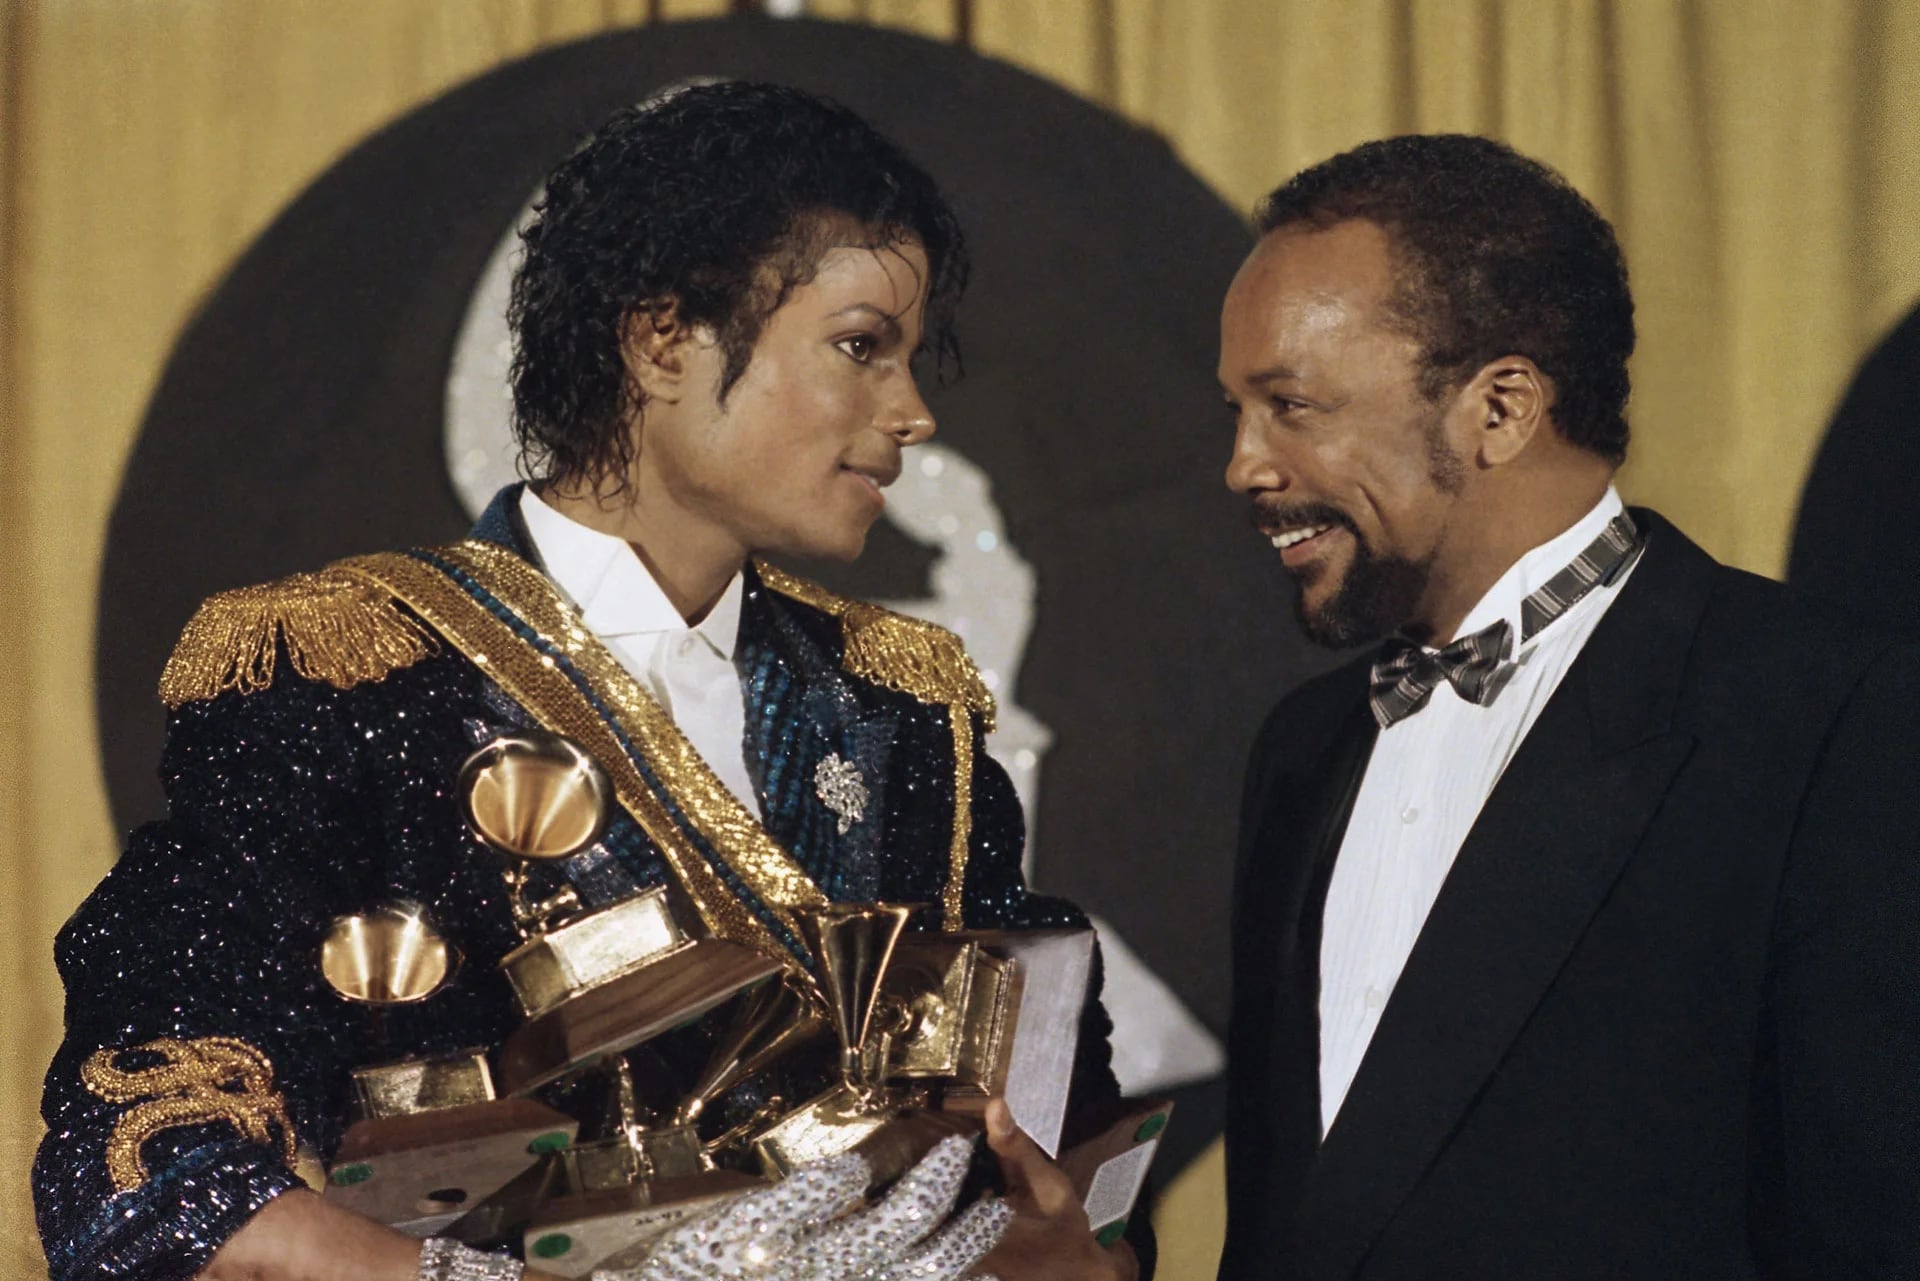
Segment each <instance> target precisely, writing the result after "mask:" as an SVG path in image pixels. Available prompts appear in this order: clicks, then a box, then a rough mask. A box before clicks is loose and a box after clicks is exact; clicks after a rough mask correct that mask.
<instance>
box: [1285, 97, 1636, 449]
mask: <svg viewBox="0 0 1920 1281" xmlns="http://www.w3.org/2000/svg"><path fill="white" fill-rule="evenodd" d="M1354 218H1359V219H1366V220H1367V221H1370V222H1373V223H1376V224H1378V225H1379V226H1380V227H1381V229H1382V230H1384V231H1385V232H1386V233H1387V235H1388V237H1389V238H1390V241H1391V243H1392V245H1393V253H1394V257H1395V260H1396V261H1395V281H1394V288H1393V296H1392V298H1391V299H1390V300H1389V306H1390V308H1391V309H1392V311H1393V312H1394V313H1395V315H1396V317H1397V318H1398V319H1399V320H1400V321H1401V322H1402V323H1404V324H1405V326H1406V327H1407V330H1408V332H1409V333H1410V334H1411V335H1412V336H1413V337H1414V338H1415V339H1417V340H1418V341H1419V342H1420V343H1422V344H1423V346H1424V347H1425V351H1424V354H1423V355H1424V358H1423V362H1422V368H1421V380H1420V386H1421V391H1422V393H1423V394H1425V395H1426V396H1427V397H1429V398H1430V399H1437V398H1438V397H1439V396H1441V395H1442V394H1444V393H1445V392H1446V391H1449V390H1451V389H1452V388H1455V387H1457V386H1459V385H1460V384H1461V383H1462V382H1463V381H1464V380H1465V379H1467V378H1468V377H1471V376H1472V375H1473V373H1474V372H1476V371H1477V370H1479V369H1480V368H1481V367H1482V366H1484V365H1485V364H1486V363H1487V362H1488V361H1490V360H1494V359H1497V358H1498V357H1501V356H1506V355H1517V356H1525V357H1527V358H1528V359H1529V360H1531V361H1533V363H1534V364H1536V365H1538V366H1539V367H1540V369H1541V371H1542V372H1543V373H1545V374H1546V375H1547V376H1548V377H1549V378H1551V379H1552V380H1553V385H1554V390H1555V393H1556V395H1555V400H1554V406H1553V421H1554V423H1555V425H1556V426H1557V427H1558V428H1559V430H1560V433H1561V434H1562V435H1563V436H1565V437H1566V438H1567V440H1569V441H1571V442H1572V443H1574V444H1576V445H1578V446H1580V447H1581V448H1583V449H1586V450H1589V451H1591V452H1593V453H1595V454H1598V455H1600V456H1601V457H1602V458H1606V459H1609V460H1610V461H1612V462H1615V463H1619V462H1622V461H1624V460H1625V458H1626V456H1627V435H1628V432H1627V419H1626V406H1627V394H1628V391H1629V383H1628V378H1627V358H1628V357H1629V356H1631V355H1632V354H1633V343H1634V332H1633V295H1632V293H1631V291H1630V290H1629V289H1628V287H1627V265H1626V260H1625V259H1624V258H1623V257H1622V256H1621V253H1620V245H1619V243H1618V242H1617V241H1616V240H1615V239H1614V235H1613V228H1612V227H1611V226H1609V225H1608V223H1607V220H1606V219H1605V218H1602V217H1601V216H1600V213H1599V211H1598V210H1596V209H1595V208H1594V207H1593V206H1592V205H1591V204H1590V203H1588V201H1587V200H1586V198H1585V197H1584V196H1582V195H1581V194H1580V193H1579V192H1577V191H1575V190H1574V189H1573V188H1572V186H1570V185H1569V184H1568V183H1567V181H1566V179H1564V178H1562V177H1561V176H1560V175H1559V174H1558V173H1555V172H1554V171H1553V170H1552V169H1550V168H1548V167H1547V166H1546V165H1543V164H1541V163H1539V162H1538V161H1535V160H1530V159H1528V158H1527V157H1525V156H1522V155H1520V154H1519V153H1518V152H1516V151H1514V150H1513V149H1512V148H1511V147H1508V146H1505V145H1504V144H1502V143H1498V142H1495V141H1493V140H1492V139H1490V138H1478V137H1473V136H1471V135H1466V134H1416V135H1409V136H1406V137H1400V138H1387V139H1383V140H1381V141H1378V142H1369V143H1365V144H1363V145H1362V146H1359V147H1355V148H1354V149H1353V150H1352V151H1348V152H1344V153H1342V154H1341V155H1338V156H1335V157H1333V158H1332V159H1331V160H1325V161H1322V162H1321V163H1319V164H1317V165H1314V166H1313V167H1312V168H1310V169H1305V170H1302V171H1301V172H1300V173H1298V174H1295V175H1294V176H1293V177H1292V178H1290V179H1288V180H1287V181H1286V182H1285V183H1283V184H1282V185H1281V186H1280V187H1278V188H1277V189H1275V190H1274V192H1273V193H1272V194H1271V195H1269V196H1268V197H1267V198H1266V199H1265V200H1263V201H1261V202H1260V205H1259V208H1258V209H1257V211H1256V212H1255V214H1254V224H1255V226H1256V227H1257V229H1258V230H1259V231H1260V232H1261V234H1263V235H1264V234H1265V233H1267V232H1269V231H1273V230H1275V229H1276V228H1279V227H1284V226H1288V225H1290V224H1294V223H1306V224H1307V225H1309V226H1313V227H1320V228H1325V227H1330V226H1332V225H1333V224H1335V223H1339V222H1345V221H1347V220H1348V219H1354Z"/></svg>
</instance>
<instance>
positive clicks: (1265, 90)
mask: <svg viewBox="0 0 1920 1281" xmlns="http://www.w3.org/2000/svg"><path fill="white" fill-rule="evenodd" d="M730 7H731V6H730V5H729V4H727V3H725V0H662V2H660V3H657V4H649V3H647V2H646V0H164V2H162V0H0V282H4V284H3V285H0V531H3V532H4V539H5V546H6V548H7V553H8V554H7V555H6V556H5V557H4V558H0V606H4V610H5V613H4V618H5V622H6V626H5V627H4V628H0V725H4V727H5V731H4V733H5V736H4V739H0V842H4V845H3V846H0V848H4V850H5V852H6V859H5V862H4V864H3V865H0V913H4V916H3V917H0V961H4V964H5V969H6V973H7V975H8V978H9V979H10V984H9V988H10V995H9V999H8V1000H7V1001H6V1002H5V1003H4V1005H3V1006H0V1180H3V1182H0V1188H4V1196H0V1272H4V1274H5V1275H7V1276H12V1277H31V1276H35V1275H44V1265H43V1263H42V1261H41V1259H40V1255H39V1250H38V1245H37V1240H36V1237H35V1235H34V1230H33V1220H32V1212H31V1207H30V1204H29V1201H28V1197H27V1193H26V1179H27V1170H28V1166H29V1163H30V1161H31V1157H32V1151H33V1148H34V1145H35V1144H36V1143H37V1141H38V1139H39V1133H40V1123H39V1119H38V1115H37V1111H36V1108H37V1102H38V1097H39V1091H40V1076H41V1073H42V1072H43V1071H44V1069H45V1065H46V1062H47V1059H48V1057H49V1055H50V1054H51V1053H52V1050H53V1047H54V1046H55V1044H56V1043H57V1041H58V1038H59V1030H60V989H59V984H58V981H57V978H56V976H55V974H54V970H53V964H52V956H51V941H52V937H53V934H54V931H55V930H56V929H57V928H58V927H59V925H60V923H61V922H62V921H63V920H65V918H66V917H67V915H68V914H69V913H70V912H71V911H72V910H73V908H74V906H75V905H76V904H77V903H78V902H79V900H80V899H81V897H82V896H84V894H85V893H86V892H87V890H88V888H89V887H90V886H91V885H92V884H93V883H94V882H95V881H96V880H97V879H98V878H99V877H100V876H101V874H102V873H103V872H105V870H106V869H107V867H108V866H109V864H110V863H111V861H112V860H113V858H114V856H115V852H116V850H117V847H118V844H119V834H118V833H116V832H114V831H113V830H112V826H111V821H110V819H109V816H108V811H107V804H106V796H105V790H104V786H103V782H102V778H101V772H100V766H99V762H98V744H97V742H96V737H95V730H94V711H93V691H92V670H93V628H94V622H95V611H94V596H95V592H96V582H97V577H98V572H99V566H100V562H101V557H102V550H103V539H104V531H105V529H106V522H107V517H108V513H109V510H110V508H111V505H112V503H113V499H114V494H115V490H116V487H117V485H118V484H119V480H120V474H121V468H122V465H123V462H124V459H125V457H126V455H127V452H128V449H129V447H130V445H131V444H132V440H133V436H134V433H135V431H136V430H137V427H138V424H139V420H140V416H141V412H142V410H143V408H144V405H145V402H146V399H147V397H148V396H149V395H150V394H151V392H152V390H153V388H154V386H155V383H156V379H157V377H158V374H159V372H160V368H161V365H162V362H163V361H164V359H165V358H166V355H167V353H168V350H169V348H170V346H171V344H172V343H173V341H174V339H175V336H176V335H177V333H178V332H179V330H180V328H181V326H182V325H183V324H184V322H185V321H186V320H187V318H188V316H189V315H190V313H191V312H192V310H193V308H194V306H195V305H196V303H197V302H198V301H199V300H200V299H201V298H202V297H203V296H204V295H205V294H206V293H207V291H208V290H209V289H210V288H211V287H212V286H213V285H214V284H215V283H216V281H217V280H218V279H219V277H220V275H221V273H222V272H223V271H224V270H225V269H226V268H227V266H228V265H229V264H230V263H231V262H232V260H233V259H234V257H235V256H236V255H237V254H238V253H239V252H240V251H241V250H242V249H243V248H244V247H245V246H246V245H247V244H248V242H249V241H250V240H251V239H252V238H253V237H254V236H255V235H257V234H258V233H259V232H260V231H261V229H262V228H263V227H264V226H265V225H266V224H267V223H268V221H270V220H271V219H272V217H273V216H274V215H275V213H276V212H278V211H279V210H280V209H281V208H282V207H283V206H284V205H285V204H286V203H287V202H288V201H289V200H291V199H292V198H293V197H294V196H295V195H296V194H297V193H298V192H299V191H300V190H301V189H302V188H303V187H304V186H305V185H306V184H307V183H308V182H309V181H310V180H312V179H313V178H314V177H315V176H317V175H318V174H319V173H320V172H321V171H322V170H323V169H325V168H326V166H327V165H328V164H330V163H331V162H332V161H334V160H335V159H337V158H338V157H339V156H341V155H342V154H343V153H344V152H346V151H347V150H348V149H349V148H351V147H352V146H353V145H354V144H355V143H357V142H358V141H359V140H361V139H362V138H363V137H364V136H365V135H366V134H367V133H369V132H370V131H372V130H374V129H376V128H378V127H379V126H381V125H382V124H384V123H386V122H388V121H390V120H392V119H393V118H394V117H395V116H397V115H399V114H401V113H403V112H405V111H407V110H408V109H410V108H412V107H414V106H416V105H418V104H419V103H421V102H423V101H425V100H427V99H429V98H431V97H433V96H434V95H436V94H439V93H441V92H443V91H444V90H446V89H448V88H450V87H452V86H453V85H455V84H457V83H459V82H461V81H463V80H465V79H467V78H469V77H471V76H474V75H477V74H479V73H481V72H484V71H486V70H488V69H489V68H492V67H494V66H496V65H498V64H499V63H501V62H503V61H507V60H510V59H513V58H516V57H520V56H522V55H524V54H527V53H529V52H532V51H534V50H536V49H539V48H542V47H544V46H547V45H551V44H554V43H557V42H560V41H565V40H571V39H575V38H578V37H582V36H586V35H590V34H593V33H595V32H598V31H602V30H607V29H610V28H614V27H621V26H630V25H636V24H639V23H643V22H645V21H647V20H648V19H649V16H650V14H652V13H654V11H656V10H657V12H658V17H659V18H661V19H663V20H679V19H686V18H697V17H713V16H720V15H722V14H724V13H725V12H726V11H728V10H729V8H730ZM968 9H969V16H968V18H967V20H966V22H965V28H966V34H967V35H968V37H969V38H970V39H971V41H972V43H973V44H974V45H975V46H976V47H977V48H978V49H979V50H980V51H981V52H983V53H986V54H988V55H991V56H994V57H998V58H1003V59H1006V60H1008V61H1010V62H1013V63H1016V64H1018V65H1020V66H1022V67H1024V68H1026V69H1028V70H1031V71H1033V72H1035V73H1037V74H1039V75H1042V76H1046V77H1049V78H1051V79H1053V80H1055V81H1057V82H1059V83H1060V84H1062V85H1065V86H1066V87H1068V88H1070V89H1072V90H1074V91H1076V92H1078V93H1080V94H1082V95H1084V96H1086V97H1088V98H1090V99H1092V100H1093V101H1095V102H1098V103H1101V104H1104V105H1106V106H1108V107H1110V108H1112V109H1113V110H1116V111H1118V112H1120V113H1122V114H1123V115H1125V116H1127V117H1128V118H1130V119H1132V120H1134V121H1136V122H1138V123H1139V124H1142V125H1144V126H1146V127H1148V128H1152V129H1155V130H1158V131H1160V132H1161V133H1163V134H1164V135H1166V137H1167V138H1168V139H1169V140H1170V141H1171V142H1172V144H1173V145H1174V147H1175V148H1176V149H1177V150H1178V152H1179V153H1180V154H1181V155H1182V156H1183V157H1184V158H1185V159H1186V161H1187V163H1188V164H1190V165H1191V166H1192V167H1193V168H1194V169H1195V170H1196V171H1197V172H1198V173H1199V174H1200V175H1201V176H1202V177H1203V178H1204V179H1206V180H1207V181H1208V182H1209V183H1211V184H1212V185H1213V187H1214V188H1215V189H1216V190H1218V191H1219V193H1220V194H1221V196H1222V197H1223V198H1225V199H1226V200H1227V201H1229V202H1230V203H1231V204H1232V205H1234V206H1235V207H1236V208H1241V209H1244V208H1246V207H1247V206H1249V205H1250V204H1251V202H1252V201H1253V200H1254V199H1256V198H1257V197H1258V196H1259V195H1260V194H1261V193H1262V192H1263V191H1265V190H1266V189H1267V188H1269V187H1270V186H1272V185H1273V184H1274V183H1275V182H1276V181H1278V180H1279V179H1280V178H1281V177H1283V176H1284V175H1286V174H1287V173H1289V172H1291V171H1292V170H1294V169H1296V168H1298V167H1300V166H1301V165H1304V164H1306V163H1309V162H1311V161H1313V160H1316V159H1319V158H1321V157H1323V156H1326V155H1328V154H1331V153H1332V152H1334V151H1337V150H1340V149H1342V148H1344V147H1347V146H1350V145H1352V144H1354V143H1357V142H1359V141H1361V140H1363V139H1366V138H1369V137H1374V136H1378V135H1382V134H1389V133H1399V132H1407V131H1413V130H1467V131H1473V132H1479V133H1487V134H1492V135H1495V136H1498V137H1502V138H1505V139H1507V140H1508V141H1510V142H1511V143H1513V144H1514V145H1515V146H1517V147H1519V148H1520V149H1521V150H1523V151H1525V152H1528V153H1530V154H1533V155H1536V156H1539V157H1541V158H1543V159H1545V160H1547V161H1549V162H1550V163H1552V164H1554V165H1556V166H1558V167H1559V168H1560V169H1561V170H1563V171H1564V172H1565V173H1566V174H1567V175H1568V177H1569V178H1571V179H1572V180H1573V182H1574V183H1575V184H1576V185H1578V186H1579V187H1580V188H1581V189H1582V190H1584V191H1586V192H1588V193H1589V194H1590V195H1591V196H1593V198H1594V199H1595V200H1596V202H1597V203H1598V204H1599V205H1600V207H1601V208H1602V210H1603V211H1604V212H1605V213H1606V214H1607V215H1608V216H1609V217H1611V218H1612V219H1613V220H1614V223H1615V225H1616V226H1617V227H1618V228H1619V229H1620V232H1621V236H1622V239H1623V240H1624V242H1625V245H1626V249H1627V255H1628V259H1629V262H1630V265H1631V268H1632V272H1633V278H1634V283H1635V286H1636V292H1637V294H1638V297H1639V303H1640V310H1639V316H1640V329H1641V353H1640V355H1639V357H1638V358H1637V359H1636V361H1635V365H1634V377H1635V384H1636V391H1635V395H1634V401H1633V424H1634V432H1635V440H1634V453H1633V460H1632V462H1631V463H1630V464H1629V466H1628V468H1627V470H1626V473H1625V476H1624V479H1623V488H1624V489H1625V490H1626V491H1627V493H1628V496H1629V498H1630V499H1631V500H1633V501H1636V502H1642V503H1647V504H1650V505H1653V506H1656V507H1659V508H1661V509H1662V510H1663V511H1665V512H1666V513H1667V514H1668V515H1669V516H1671V517H1673V518H1675V519H1676V520H1678V522H1679V523H1680V524H1681V525H1682V526H1683V527H1684V528H1686V529H1688V530H1689V531H1690V532H1691V533H1692V534H1693V535H1694V536H1695V537H1696V538H1698V539H1700V540H1701V541H1702V542H1704V543H1705V545H1706V546H1707V547H1708V548H1709V550H1711V551H1713V552H1714V553H1716V554H1717V555H1719V556H1720V557H1721V558H1722V559H1725V560H1729V561H1732V562H1734V563H1736V564H1740V565H1743V566H1746V567H1748V568H1750V569H1754V570H1757V571H1760V572H1762V573H1770V574H1777V573H1779V572H1780V571H1781V570H1782V568H1783V566H1784V564H1785V557H1786V550H1787V546H1788V541H1789V537H1790V533H1791V526H1792V522H1793V517H1794V512H1795V507H1796V504H1797V501H1798V496H1799V492H1800V487H1801V484H1802V482H1803V480H1804V477H1805V475H1806V471H1807V468H1808V465H1809V463H1810V461H1811V459H1812V456H1813V453H1814V450H1815V449H1816V448H1817V446H1818V444H1819V441H1820V437H1821V433H1822V430H1823V428H1824V425H1825V423H1826V420H1827V418H1828V416H1829V415H1830V414H1831V413H1832V411H1833V408H1834V406H1835V405H1836V403H1837V400H1838V397H1839V394H1840V392H1841V390H1842V388H1843V387H1844V386H1845V384H1846V382H1847V380H1848V378H1849V377H1850V376H1851V374H1852V371H1853V369H1854V367H1855V365H1856V364H1857V362H1858V361H1859V359H1860V358H1861V357H1862V356H1863V355H1864V354H1865V353H1866V351H1867V350H1869V349H1870V348H1871V346H1872V345H1873V343H1874V342H1875V341H1876V340H1877V339H1878V337H1879V336H1880V335H1881V334H1883V333H1884V332H1885V330H1886V329H1887V328H1889V327H1890V325H1891V324H1892V323H1893V322H1894V321H1895V320H1896V319H1897V318H1898V317H1899V316H1900V315H1901V314H1903V313H1904V312H1905V311H1906V310H1907V309H1908V308H1909V307H1911V306H1912V305H1913V303H1914V300H1915V298H1916V296H1920V236H1917V235H1916V232H1915V230H1914V229H1915V228H1916V227H1920V119H1916V112H1917V111H1920V107H1917V106H1916V104H1920V6H1916V5H1913V4H1910V3H1906V2H1905V0H1823V2H1816V0H1701V2H1699V3H1662V2H1659V0H1621V2H1619V3H1611V4H1609V3H1601V2H1600V0H1510V2H1506V3H1502V2H1500V0H975V2H974V3H973V4H971V5H970V6H969V7H968ZM811 10H812V12H813V14H814V15H816V16H820V17H827V18H833V19H841V20H847V21H856V22H869V23H874V24H879V25H885V26H892V27H899V28H904V29H908V30H911V31H915V32H918V33H921V34H923V35H927V36H930V37H933V38H937V39H953V38H955V37H956V36H957V35H959V34H960V33H961V27H962V20H961V17H960V8H959V6H958V5H956V4H955V3H954V0H815V3H814V4H813V5H812V6H811ZM954 127H955V128H965V127H966V122H965V121H961V120H956V121H955V122H954ZM1090 269H1093V270H1097V269H1099V268H1098V265H1097V264H1090ZM1111 269H1112V270H1116V271H1123V270H1125V265H1124V264H1118V263H1116V264H1113V266H1112V268H1111ZM1134 354H1135V355H1136V356H1139V357H1146V358H1151V353H1134ZM261 428H262V430H271V429H272V424H265V423H263V424H261ZM1217 429H1218V422H1217V419H1216V418H1215V416H1214V415H1213V412H1212V407H1211V406H1210V405H1198V406H1196V407H1195V422H1194V448H1196V449H1202V450H1213V451H1216V452H1218V453H1219V454H1220V456H1221V461H1222V463H1223V465H1224V462H1225V452H1226V440H1225V437H1224V436H1223V435H1221V434H1220V432H1219V431H1218V430H1217ZM1222 501H1223V502H1225V501H1226V497H1225V495H1224V493H1223V495H1222ZM1219 1178H1220V1165H1219V1161H1218V1151H1217V1148H1216V1150H1215V1152H1214V1153H1213V1154H1212V1155H1211V1156H1210V1157H1209V1158H1208V1159H1206V1160H1203V1161H1202V1163H1201V1164H1200V1165H1199V1166H1197V1167H1195V1169H1194V1170H1193V1171H1192V1172H1191V1174H1190V1175H1189V1177H1188V1178H1186V1179H1185V1180H1183V1181H1182V1183H1181V1184H1180V1185H1179V1186H1177V1187H1175V1188H1174V1189H1172V1191H1171V1193H1170V1195H1169V1196H1168V1198H1167V1199H1166V1202H1165V1204H1164V1205H1163V1209H1162V1212H1161V1222H1162V1225H1163V1239H1164V1240H1165V1242H1166V1246H1167V1257H1166V1260H1165V1265H1164V1267H1163V1270H1162V1275H1163V1276H1165V1277H1167V1278H1169V1281H1184V1279H1185V1278H1190V1277H1191V1278H1199V1277H1210V1276H1211V1275H1212V1260H1213V1256H1214V1253H1215V1252H1216V1251H1217V1248H1218V1241H1219V1234H1220V1214H1221V1209H1220V1197H1219V1195H1218V1187H1219Z"/></svg>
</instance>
